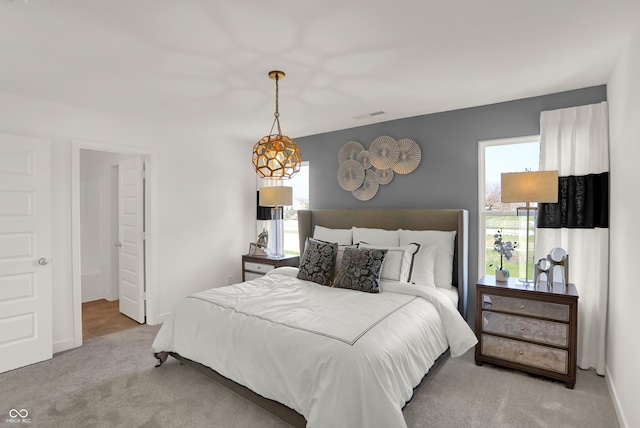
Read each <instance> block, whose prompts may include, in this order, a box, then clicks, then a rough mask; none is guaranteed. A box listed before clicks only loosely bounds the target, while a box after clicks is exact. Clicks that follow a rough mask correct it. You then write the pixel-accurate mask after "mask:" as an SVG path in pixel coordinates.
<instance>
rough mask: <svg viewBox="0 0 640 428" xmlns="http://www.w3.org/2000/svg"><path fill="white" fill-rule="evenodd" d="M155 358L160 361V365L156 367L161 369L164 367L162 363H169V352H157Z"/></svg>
mask: <svg viewBox="0 0 640 428" xmlns="http://www.w3.org/2000/svg"><path fill="white" fill-rule="evenodd" d="M153 356H154V357H156V359H157V360H158V364H156V365H155V367H160V366H161V365H162V363H164V362H165V361H167V357H168V356H169V353H168V352H155V353H154V354H153Z"/></svg>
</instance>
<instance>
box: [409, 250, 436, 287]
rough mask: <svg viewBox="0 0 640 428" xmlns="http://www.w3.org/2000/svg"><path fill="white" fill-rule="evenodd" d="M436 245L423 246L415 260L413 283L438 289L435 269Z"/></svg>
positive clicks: (412, 274) (412, 272) (412, 275)
mask: <svg viewBox="0 0 640 428" xmlns="http://www.w3.org/2000/svg"><path fill="white" fill-rule="evenodd" d="M437 251H438V247H437V246H436V245H428V246H425V245H422V246H420V251H418V253H417V254H416V255H415V257H414V258H413V270H412V271H411V281H410V282H411V283H413V284H416V285H426V286H428V287H433V288H436V280H435V275H434V269H435V266H436V252H437Z"/></svg>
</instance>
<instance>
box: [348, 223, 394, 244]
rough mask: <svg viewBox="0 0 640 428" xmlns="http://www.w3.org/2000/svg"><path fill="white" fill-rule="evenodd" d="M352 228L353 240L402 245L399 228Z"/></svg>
mask: <svg viewBox="0 0 640 428" xmlns="http://www.w3.org/2000/svg"><path fill="white" fill-rule="evenodd" d="M351 230H352V231H353V242H368V243H369V244H371V245H388V246H390V247H398V246H399V245H400V232H399V231H398V230H385V229H368V228H366V227H352V228H351ZM402 245H404V244H402Z"/></svg>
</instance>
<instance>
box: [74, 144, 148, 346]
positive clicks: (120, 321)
mask: <svg viewBox="0 0 640 428" xmlns="http://www.w3.org/2000/svg"><path fill="white" fill-rule="evenodd" d="M132 158H139V156H132V155H130V154H124V153H118V152H106V151H101V150H91V149H81V150H80V234H81V237H80V242H81V250H80V253H81V290H82V338H83V340H87V339H89V338H93V337H98V336H102V335H105V334H109V333H115V332H117V331H121V330H124V329H127V328H131V327H135V326H136V325H139V324H138V322H135V321H134V320H132V319H130V318H128V317H127V316H126V314H123V313H121V310H120V306H121V302H120V300H119V299H120V295H121V294H122V293H121V292H120V287H121V281H122V279H121V278H120V276H121V275H120V260H119V258H120V254H119V251H121V248H120V240H121V238H120V236H119V235H120V233H119V224H120V223H121V222H122V219H121V218H120V213H119V209H118V206H119V202H120V191H121V190H120V187H121V186H120V182H119V175H120V164H122V163H123V162H124V161H126V160H127V159H132ZM138 178H139V179H140V180H141V181H142V180H143V179H142V178H141V177H139V176H138ZM141 282H142V284H141V285H142V287H144V276H143V277H142V281H141ZM136 321H142V322H144V317H142V319H140V320H136Z"/></svg>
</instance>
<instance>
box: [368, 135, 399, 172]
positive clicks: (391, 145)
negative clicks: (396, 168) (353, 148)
mask: <svg viewBox="0 0 640 428" xmlns="http://www.w3.org/2000/svg"><path fill="white" fill-rule="evenodd" d="M399 156H400V146H398V142H397V141H396V139H395V138H392V137H389V136H387V135H383V136H382V137H378V138H376V139H375V140H373V142H372V143H371V146H369V160H370V161H371V165H373V166H375V167H376V168H378V169H389V168H391V167H392V166H393V164H395V163H396V162H397V161H398V157H399Z"/></svg>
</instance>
